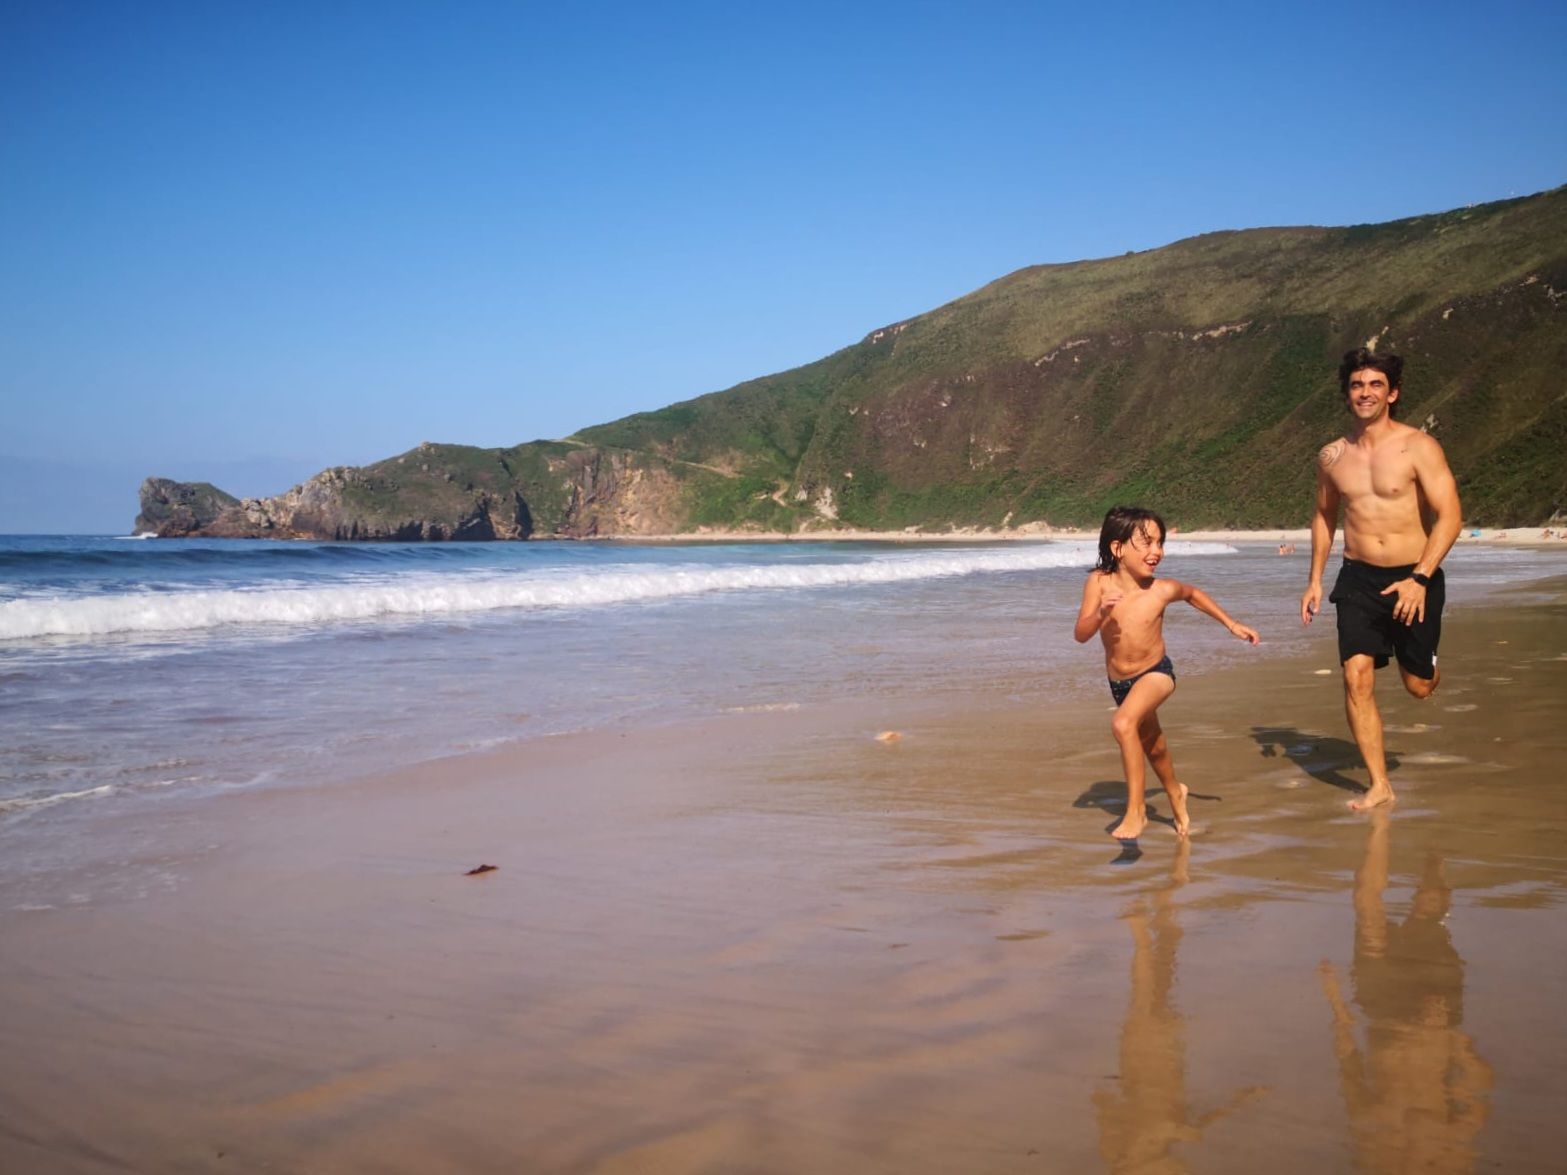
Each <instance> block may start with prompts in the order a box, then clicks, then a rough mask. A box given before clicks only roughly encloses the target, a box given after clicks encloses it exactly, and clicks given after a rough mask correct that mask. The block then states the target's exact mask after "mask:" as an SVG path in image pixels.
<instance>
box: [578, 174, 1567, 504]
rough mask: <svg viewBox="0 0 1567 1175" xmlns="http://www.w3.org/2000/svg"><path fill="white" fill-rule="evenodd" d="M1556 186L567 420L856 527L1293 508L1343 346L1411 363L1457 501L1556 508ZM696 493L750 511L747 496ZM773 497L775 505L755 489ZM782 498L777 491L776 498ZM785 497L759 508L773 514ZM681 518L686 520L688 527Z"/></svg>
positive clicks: (1559, 251) (1411, 380)
mask: <svg viewBox="0 0 1567 1175" xmlns="http://www.w3.org/2000/svg"><path fill="white" fill-rule="evenodd" d="M1564 294H1567V189H1557V190H1555V191H1552V192H1548V193H1544V194H1541V195H1538V196H1532V197H1527V198H1524V199H1520V200H1510V201H1505V202H1501V203H1497V204H1488V205H1483V206H1479V207H1475V208H1467V209H1460V210H1457V211H1454V212H1448V213H1441V214H1436V215H1430V216H1421V217H1415V218H1412V219H1409V220H1402V221H1396V222H1392V223H1389V224H1378V225H1360V226H1355V227H1350V228H1302V229H1259V230H1252V231H1246V232H1224V233H1212V234H1208V235H1206V236H1202V237H1197V238H1193V239H1191V240H1187V241H1181V242H1178V243H1177V244H1174V245H1170V246H1168V247H1165V248H1162V249H1155V250H1149V251H1147V252H1143V253H1136V254H1128V255H1127V256H1124V257H1117V258H1110V259H1106V260H1102V261H1085V262H1077V263H1073V264H1069V265H1051V266H1036V267H1033V268H1029V269H1024V270H1019V271H1018V272H1016V273H1013V274H1009V275H1008V276H1006V277H1004V278H1002V279H1000V280H999V281H996V282H994V283H992V284H990V285H988V286H986V287H984V288H983V289H980V290H978V291H976V292H975V293H973V294H971V295H969V296H967V297H965V298H961V299H959V300H957V301H955V302H952V303H950V304H948V305H946V306H942V307H940V308H938V309H936V310H933V311H932V312H930V313H928V314H925V315H921V316H919V317H917V318H913V319H910V320H908V321H907V322H903V323H897V324H893V325H892V326H890V327H888V328H885V329H883V330H880V331H874V332H872V333H871V334H870V335H868V336H867V337H866V338H865V339H863V340H862V341H861V342H860V343H858V344H856V345H855V346H852V347H848V348H846V349H845V350H842V351H839V352H837V353H836V354H833V355H831V356H828V357H827V358H825V359H822V360H820V361H819V362H816V363H813V364H809V365H807V366H805V367H801V368H798V369H796V370H794V371H790V372H785V373H782V374H779V375H774V376H768V377H766V378H764V379H759V380H753V381H751V382H749V383H745V384H741V385H739V386H738V387H736V388H733V389H730V390H729V391H726V392H720V393H715V394H713V395H709V396H704V397H701V398H700V399H696V400H690V401H686V402H684V403H681V404H675V405H672V406H670V407H668V408H665V409H662V410H660V411H657V412H648V413H640V414H638V415H635V416H631V417H627V418H626V419H624V420H619V421H615V422H613V423H611V424H605V425H600V426H597V427H595V428H590V429H585V430H583V431H582V432H580V433H578V434H577V437H576V438H575V439H577V440H580V441H582V442H584V443H588V444H595V445H613V446H616V447H619V448H622V449H627V450H632V451H638V452H644V453H649V454H657V455H659V456H662V457H665V458H670V459H674V460H678V461H683V462H689V463H694V464H697V465H703V466H709V467H711V468H714V469H718V470H723V471H725V472H727V473H729V474H732V475H735V476H736V477H737V478H743V479H744V480H745V481H746V484H747V489H748V491H758V492H759V491H760V490H761V489H762V488H763V487H764V486H766V485H767V484H769V483H771V484H773V485H774V486H775V487H776V490H777V491H778V493H777V497H778V498H779V499H782V501H783V502H784V503H787V504H788V505H787V510H788V511H790V512H793V513H794V514H795V515H796V516H797V517H806V516H811V515H812V514H815V513H820V512H822V511H825V512H826V513H829V514H831V513H834V512H835V513H836V516H837V518H838V519H839V520H840V521H842V522H844V523H848V524H852V525H857V526H866V527H902V526H908V525H921V526H942V525H946V524H984V525H995V524H999V523H1001V522H1002V521H1003V520H1007V519H1009V520H1010V521H1011V522H1012V523H1013V524H1018V523H1022V522H1026V521H1032V520H1036V519H1042V520H1048V521H1050V522H1054V523H1058V524H1063V523H1074V524H1085V523H1090V522H1094V521H1096V520H1097V518H1098V517H1099V516H1100V515H1101V514H1102V513H1103V510H1104V509H1105V507H1106V506H1108V505H1109V504H1111V503H1112V502H1115V501H1119V500H1127V499H1137V500H1145V501H1149V502H1155V503H1157V504H1159V505H1160V506H1162V507H1163V508H1165V509H1166V510H1168V511H1169V512H1170V513H1171V514H1172V515H1174V516H1176V517H1179V518H1180V519H1181V520H1182V521H1183V522H1184V523H1186V524H1187V525H1199V524H1235V525H1247V526H1270V525H1284V524H1299V523H1300V522H1302V520H1303V519H1304V517H1305V515H1306V510H1307V508H1308V499H1309V486H1310V480H1311V460H1312V454H1313V453H1314V452H1315V450H1316V448H1317V447H1318V446H1319V445H1321V444H1322V443H1323V441H1324V440H1326V439H1327V438H1328V437H1330V436H1331V435H1333V434H1334V433H1335V432H1337V431H1338V430H1339V429H1340V428H1342V426H1343V422H1344V420H1345V416H1344V413H1343V410H1342V405H1341V401H1340V398H1339V396H1338V388H1337V383H1336V379H1335V376H1334V369H1335V368H1336V365H1337V362H1338V359H1339V356H1340V355H1341V354H1342V353H1343V352H1344V351H1345V350H1346V349H1348V348H1350V347H1352V346H1357V345H1360V344H1361V343H1364V342H1367V341H1368V340H1371V339H1373V338H1375V339H1376V340H1377V341H1378V345H1379V346H1380V347H1381V348H1383V349H1387V350H1396V351H1398V352H1400V353H1401V354H1403V355H1404V356H1405V358H1406V361H1407V365H1406V377H1405V379H1406V385H1405V389H1404V396H1403V399H1404V409H1403V418H1404V419H1406V420H1409V421H1411V422H1413V423H1417V424H1418V423H1421V422H1424V421H1426V420H1427V418H1428V417H1430V418H1431V423H1430V428H1431V431H1433V432H1434V433H1435V434H1436V435H1437V436H1438V437H1439V438H1440V439H1441V440H1442V441H1443V443H1444V445H1445V446H1446V447H1447V449H1448V453H1449V456H1450V459H1451V460H1452V463H1453V466H1454V469H1455V471H1456V472H1457V474H1458V477H1459V481H1460V486H1461V489H1462V491H1463V494H1464V499H1465V506H1466V510H1467V512H1468V514H1469V515H1470V517H1471V518H1473V519H1476V520H1481V521H1486V522H1497V523H1508V524H1514V523H1520V522H1527V521H1537V520H1539V519H1540V518H1543V517H1546V516H1548V515H1549V514H1551V513H1552V512H1553V511H1555V510H1557V509H1560V508H1561V507H1562V506H1563V505H1567V459H1564V457H1563V453H1564V452H1567V445H1564V444H1563V441H1564V439H1567V438H1564V428H1567V400H1564V392H1567V382H1564V379H1563V376H1562V374H1561V373H1562V371H1563V370H1564V366H1567V318H1564V316H1563V307H1562V299H1563V296H1564ZM731 499H732V500H730V501H726V502H719V501H715V500H712V499H711V498H707V499H703V500H702V501H701V503H700V507H701V513H702V519H701V520H702V521H704V522H719V521H723V520H724V515H725V512H726V511H727V510H728V509H731V508H733V509H734V510H736V513H735V515H734V516H733V519H732V520H734V521H738V520H739V519H741V518H743V517H747V516H750V517H754V512H753V513H752V514H751V515H748V514H747V511H748V510H750V509H751V507H752V506H754V503H755V501H756V500H757V499H756V497H755V493H753V492H747V493H740V492H738V491H737V492H735V493H734V494H732V495H731ZM774 504H775V505H777V503H776V502H775V503H774ZM780 509H784V507H780ZM783 517H784V515H782V514H774V518H775V519H778V520H779V521H780V523H781V520H782V519H783ZM694 523H695V516H693V524H694Z"/></svg>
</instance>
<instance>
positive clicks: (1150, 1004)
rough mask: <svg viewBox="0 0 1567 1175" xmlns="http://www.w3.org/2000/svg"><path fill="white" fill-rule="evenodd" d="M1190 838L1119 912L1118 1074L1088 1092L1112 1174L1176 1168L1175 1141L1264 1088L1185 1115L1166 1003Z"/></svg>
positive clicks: (1176, 1016) (1173, 1018) (1174, 1031)
mask: <svg viewBox="0 0 1567 1175" xmlns="http://www.w3.org/2000/svg"><path fill="white" fill-rule="evenodd" d="M1190 857H1191V841H1189V840H1185V839H1182V840H1180V841H1178V842H1176V849H1175V863H1174V865H1173V866H1172V867H1171V869H1170V880H1169V882H1168V883H1167V884H1165V885H1164V886H1162V887H1161V888H1160V889H1159V890H1158V891H1157V892H1156V893H1155V894H1154V895H1153V897H1152V899H1151V900H1150V899H1148V898H1142V899H1139V900H1138V902H1137V904H1136V905H1135V906H1134V907H1133V908H1132V911H1131V913H1129V914H1128V915H1127V916H1126V922H1127V924H1128V925H1129V926H1130V927H1131V928H1132V944H1133V949H1132V995H1131V1001H1130V1003H1129V1004H1128V1005H1127V1009H1126V1023H1125V1026H1124V1027H1123V1028H1122V1029H1121V1072H1120V1074H1119V1079H1118V1080H1117V1081H1116V1083H1115V1087H1114V1088H1113V1089H1099V1090H1096V1091H1095V1092H1094V1108H1095V1110H1096V1111H1097V1112H1098V1116H1099V1153H1100V1154H1101V1155H1102V1156H1103V1157H1104V1160H1105V1162H1106V1163H1107V1164H1109V1167H1110V1170H1111V1171H1115V1172H1139V1173H1142V1172H1148V1173H1150V1175H1153V1173H1157V1172H1181V1171H1186V1170H1188V1167H1187V1163H1186V1159H1185V1158H1184V1157H1183V1156H1181V1155H1179V1154H1176V1153H1172V1150H1173V1148H1174V1147H1175V1144H1176V1143H1182V1142H1187V1143H1190V1142H1197V1141H1200V1140H1201V1138H1202V1132H1203V1131H1204V1130H1205V1129H1206V1128H1207V1127H1208V1125H1209V1123H1211V1122H1214V1121H1216V1120H1217V1119H1219V1118H1222V1117H1223V1116H1224V1115H1226V1114H1228V1113H1230V1112H1231V1111H1232V1110H1234V1109H1236V1108H1237V1107H1238V1106H1240V1105H1241V1104H1242V1103H1243V1102H1245V1101H1246V1100H1247V1099H1249V1098H1252V1097H1255V1096H1256V1095H1258V1094H1260V1093H1263V1092H1265V1090H1264V1089H1262V1088H1252V1089H1243V1090H1241V1091H1240V1092H1239V1093H1237V1094H1236V1095H1235V1096H1234V1097H1232V1098H1231V1099H1230V1101H1229V1103H1228V1104H1227V1105H1225V1106H1222V1107H1220V1108H1219V1109H1217V1110H1213V1111H1212V1112H1210V1113H1207V1114H1204V1115H1203V1116H1202V1117H1200V1118H1198V1119H1197V1120H1196V1121H1193V1120H1192V1117H1191V1110H1190V1109H1189V1107H1188V1106H1187V1104H1186V1041H1185V1023H1184V1021H1183V1020H1182V1018H1181V1014H1180V1013H1179V1012H1178V1011H1176V1009H1175V1007H1174V1005H1173V1004H1171V1002H1170V989H1171V987H1172V986H1174V983H1175V963H1176V952H1177V948H1178V947H1179V946H1180V943H1181V927H1180V923H1179V921H1178V920H1177V919H1176V913H1177V910H1178V906H1177V905H1176V902H1175V895H1176V893H1177V892H1178V891H1179V890H1180V888H1181V887H1182V886H1183V885H1185V884H1186V882H1187V880H1188V873H1187V864H1188V861H1189V859H1190Z"/></svg>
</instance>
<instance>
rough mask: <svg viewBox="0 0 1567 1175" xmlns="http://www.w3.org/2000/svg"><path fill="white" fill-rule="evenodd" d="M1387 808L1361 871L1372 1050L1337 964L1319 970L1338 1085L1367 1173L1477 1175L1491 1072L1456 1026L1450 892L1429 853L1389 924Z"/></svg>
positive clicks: (1360, 923) (1364, 1001)
mask: <svg viewBox="0 0 1567 1175" xmlns="http://www.w3.org/2000/svg"><path fill="white" fill-rule="evenodd" d="M1388 816H1389V814H1388V813H1387V812H1374V813H1372V815H1371V818H1370V819H1371V829H1370V831H1369V833H1368V835H1367V838H1366V856H1365V860H1364V861H1363V862H1362V863H1361V866H1360V869H1359V870H1358V871H1357V872H1356V874H1355V961H1354V964H1353V965H1352V967H1351V969H1350V974H1351V978H1352V980H1353V982H1354V988H1355V1003H1356V1004H1358V1005H1359V1007H1360V1010H1361V1012H1362V1013H1363V1014H1364V1016H1365V1018H1366V1022H1367V1023H1366V1032H1365V1038H1366V1043H1365V1048H1364V1049H1362V1048H1361V1047H1360V1046H1359V1045H1358V1044H1357V1043H1356V1039H1355V1021H1354V1017H1353V1016H1352V1015H1351V1013H1350V1010H1349V1007H1348V1005H1346V1003H1345V1002H1344V995H1343V991H1342V989H1341V987H1340V984H1339V979H1338V975H1337V974H1336V973H1335V971H1334V969H1333V965H1332V964H1331V963H1328V962H1324V963H1323V964H1322V967H1321V973H1322V989H1323V991H1325V992H1326V993H1327V997H1328V1004H1329V1006H1330V1007H1331V1008H1332V1010H1333V1043H1334V1051H1335V1052H1336V1053H1337V1055H1338V1066H1339V1086H1340V1089H1341V1090H1342V1092H1343V1096H1344V1105H1345V1108H1346V1109H1347V1110H1348V1113H1349V1122H1350V1131H1351V1134H1352V1135H1353V1138H1354V1146H1355V1156H1356V1160H1357V1165H1358V1166H1359V1167H1360V1168H1361V1169H1363V1170H1366V1171H1438V1172H1460V1171H1471V1170H1473V1167H1474V1159H1475V1152H1474V1138H1475V1135H1476V1134H1477V1133H1479V1130H1480V1128H1481V1127H1482V1126H1483V1125H1484V1124H1485V1119H1486V1113H1487V1110H1488V1102H1487V1095H1488V1093H1489V1092H1490V1089H1491V1068H1490V1066H1489V1065H1487V1064H1486V1063H1485V1062H1484V1061H1482V1060H1481V1059H1480V1057H1479V1055H1478V1054H1477V1053H1476V1052H1475V1047H1474V1042H1473V1041H1472V1040H1470V1039H1469V1037H1468V1035H1466V1034H1465V1033H1464V1032H1463V1031H1462V1030H1461V1029H1460V1028H1459V1025H1460V1024H1461V1023H1462V1022H1463V1011H1464V1007H1463V1000H1464V961H1463V959H1461V958H1460V957H1459V955H1458V952H1457V951H1456V950H1454V949H1453V940H1452V936H1451V935H1450V934H1449V933H1448V930H1447V914H1448V911H1449V910H1450V909H1451V907H1452V891H1451V890H1449V889H1448V887H1447V882H1446V880H1445V878H1444V876H1443V868H1442V860H1441V858H1440V857H1437V856H1436V855H1435V854H1432V855H1430V856H1428V857H1427V858H1426V863H1425V869H1424V871H1423V873H1422V876H1421V878H1420V884H1419V887H1418V888H1417V889H1416V891H1415V897H1414V902H1413V905H1412V907H1411V909H1410V911H1409V917H1408V918H1406V919H1405V920H1404V921H1403V922H1402V923H1401V924H1398V925H1394V924H1392V923H1390V922H1389V921H1388V917H1387V911H1386V909H1385V908H1384V906H1383V902H1382V893H1383V891H1384V890H1385V889H1386V888H1387V875H1388V839H1389V820H1388Z"/></svg>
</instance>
